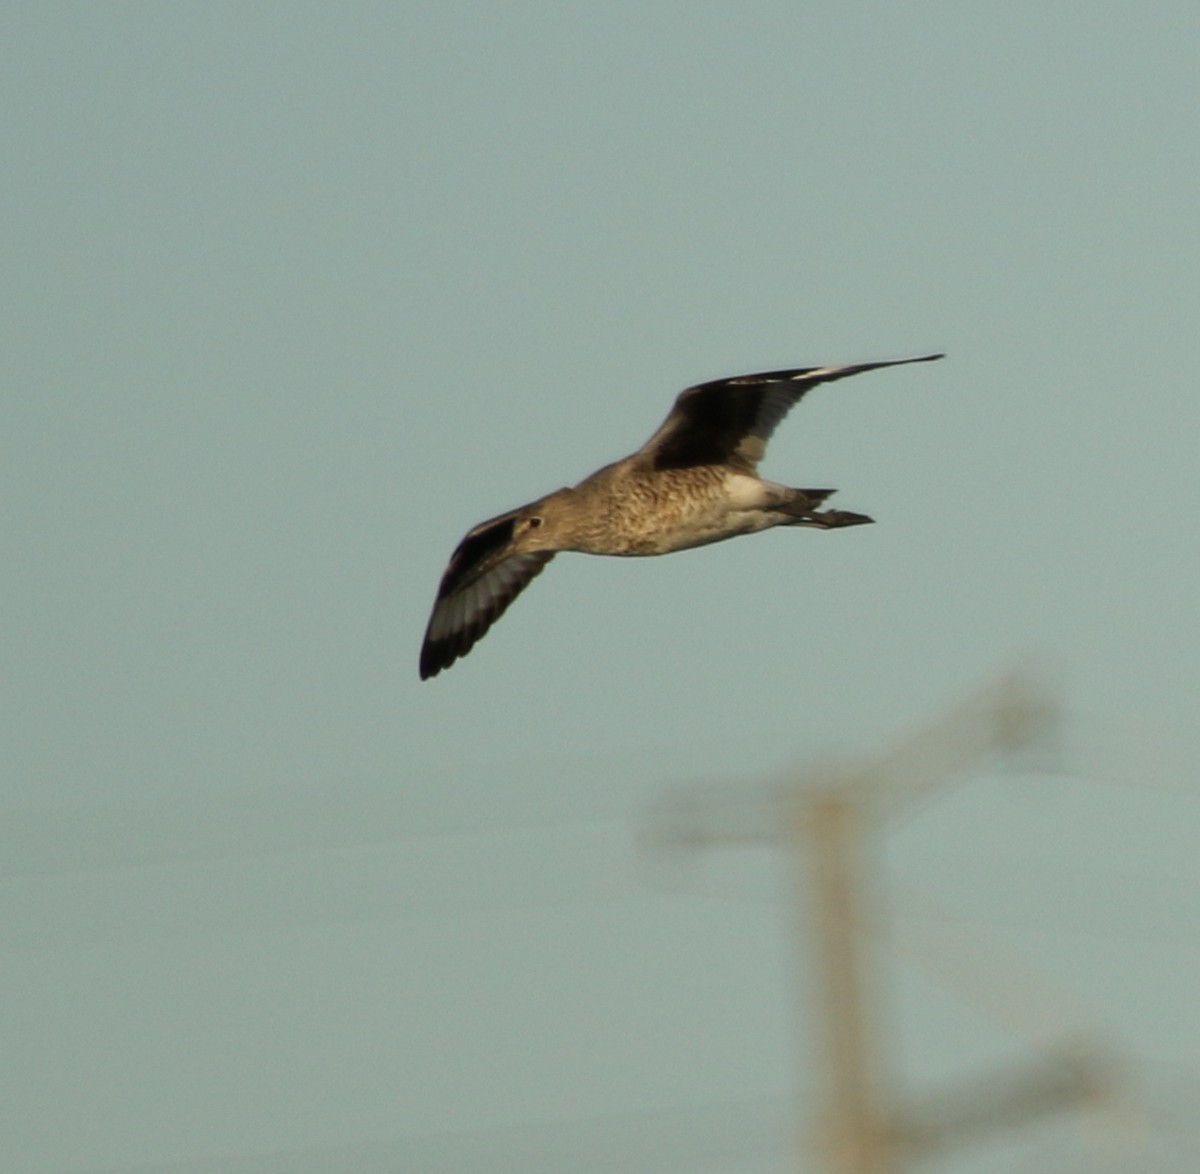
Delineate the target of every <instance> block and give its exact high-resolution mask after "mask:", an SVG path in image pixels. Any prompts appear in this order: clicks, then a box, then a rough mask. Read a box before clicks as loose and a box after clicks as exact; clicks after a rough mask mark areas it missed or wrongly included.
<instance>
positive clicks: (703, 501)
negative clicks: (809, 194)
mask: <svg viewBox="0 0 1200 1174" xmlns="http://www.w3.org/2000/svg"><path fill="white" fill-rule="evenodd" d="M941 357H942V356H941V355H923V356H922V357H920V358H916V359H894V360H891V361H887V362H881V363H858V364H855V365H853V366H848V367H805V368H799V369H795V370H790V371H765V372H763V373H761V374H758V375H739V376H736V377H735V378H732V379H717V380H714V381H713V382H711V383H701V384H699V385H697V386H696V387H689V388H688V389H687V390H686V391H683V392H680V394H679V396H678V397H677V398H676V400H675V404H674V407H672V409H671V412H670V414H669V415H668V416H667V418H666V420H664V421H663V423H662V425H661V427H660V428H659V429H658V431H657V432H655V433H654V435H653V436H652V437H650V439H649V440H648V441H647V442H646V443H645V444H644V445H643V446H642V447H641V448H639V449H638V450H637V452H635V453H633V454H632V455H631V456H628V457H626V458H625V459H624V460H621V461H616V462H615V463H613V464H611V465H605V466H604V468H602V469H598V470H597V471H596V472H595V473H593V474H592V475H591V476H590V477H587V478H585V479H584V480H583V481H581V482H580V483H579V484H578V485H576V486H575V487H574V488H568V489H559V490H556V491H555V492H554V493H551V494H548V495H547V496H546V497H541V498H538V500H537V501H533V502H530V503H529V504H528V505H523V506H521V507H520V508H518V509H515V510H509V512H508V513H506V514H500V515H499V516H498V517H495V518H490V519H488V521H486V522H481V523H480V524H479V525H478V526H476V527H475V528H474V529H472V530H471V531H470V532H469V533H468V534H467V535H466V537H465V538H464V539H463V540H462V541H461V542H460V543H459V544H458V548H457V549H456V550H455V552H454V554H453V555H452V556H451V559H450V565H449V566H448V567H447V568H446V572H445V574H444V575H443V576H442V581H441V585H440V586H439V588H438V593H437V599H436V601H435V602H434V606H433V614H432V615H431V616H430V619H429V626H428V628H426V631H425V642H424V644H423V646H422V648H421V677H422V679H426V678H428V677H432V676H436V675H437V674H438V673H439V672H441V671H442V669H444V668H448V667H449V666H450V665H452V664H453V663H454V662H455V661H456V660H457V659H458V658H459V657H460V656H466V654H467V653H468V652H469V651H470V650H471V648H472V647H473V646H474V644H475V643H476V641H477V640H479V639H480V637H482V636H483V634H484V633H485V632H486V631H487V630H488V628H490V627H491V626H492V624H493V623H495V621H496V620H497V619H499V617H500V615H501V614H502V613H503V612H504V609H505V608H507V607H508V605H509V604H510V603H512V601H513V600H514V599H515V598H516V597H517V595H519V594H520V592H521V591H522V590H523V589H524V588H525V587H526V586H527V585H528V584H529V582H530V581H531V580H532V579H533V578H534V577H535V576H536V575H539V574H540V573H541V571H542V568H543V567H544V566H545V565H546V564H547V563H548V562H549V561H550V560H551V559H552V558H553V557H554V556H555V555H556V554H557V553H558V552H559V551H568V550H574V551H581V552H583V553H585V554H611V555H651V554H668V553H669V552H671V551H674V550H686V549H687V548H688V547H692V546H703V545H705V544H706V543H709V542H720V541H722V540H723V539H725V538H732V537H734V536H735V535H737V534H750V533H754V532H755V531H757V530H766V529H769V528H770V527H772V526H809V527H813V528H816V529H822V530H832V529H837V528H840V527H844V526H857V525H861V524H863V523H865V522H870V521H871V519H870V518H868V517H866V516H865V515H863V514H852V513H849V512H846V511H843V510H824V511H822V510H818V509H817V506H819V505H820V504H821V503H822V502H823V501H824V500H825V499H826V498H827V497H828V496H829V495H830V494H831V493H832V492H833V490H832V489H792V488H789V487H788V486H786V485H776V484H775V483H774V482H771V481H764V480H762V478H760V477H759V476H758V472H757V469H758V462H759V461H760V460H761V459H762V456H763V452H764V451H765V449H766V446H767V441H768V440H770V438H771V433H772V432H774V430H775V428H776V426H777V425H778V424H779V422H780V421H781V420H782V419H783V417H784V416H785V415H787V413H788V411H789V409H790V408H792V407H793V405H795V404H796V403H797V402H798V401H799V400H800V399H801V397H802V396H803V395H804V393H805V392H806V391H808V390H809V389H810V388H812V387H815V386H816V385H817V384H818V383H829V382H832V381H833V380H835V379H844V378H845V377H846V376H847V375H857V374H859V373H860V372H862V371H873V370H876V369H877V368H880V367H896V366H900V365H902V364H904V363H927V362H931V361H932V360H934V359H940V358H941Z"/></svg>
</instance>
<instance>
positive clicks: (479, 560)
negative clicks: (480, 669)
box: [421, 510, 554, 681]
mask: <svg viewBox="0 0 1200 1174" xmlns="http://www.w3.org/2000/svg"><path fill="white" fill-rule="evenodd" d="M519 513H520V510H511V511H510V512H509V513H507V514H501V515H500V516H499V517H496V518H490V519H488V521H486V522H480V524H479V525H478V526H476V527H475V528H474V529H472V530H471V531H470V532H469V533H468V534H467V536H466V537H465V538H464V539H463V540H462V541H461V542H460V543H459V544H458V548H457V549H456V550H455V552H454V554H453V555H452V556H451V558H450V565H449V566H448V567H447V568H446V573H445V574H444V575H443V576H442V582H441V585H440V586H439V587H438V593H437V599H436V601H435V602H434V605H433V614H432V615H431V616H430V617H429V626H428V627H427V628H426V629H425V643H424V644H423V645H422V646H421V679H422V680H423V681H424V680H428V679H429V678H430V677H434V676H437V674H438V673H440V672H441V671H442V669H445V668H449V667H450V666H451V665H452V664H453V663H454V662H455V661H456V660H457V659H458V658H459V657H460V656H466V655H467V653H468V652H470V651H471V649H472V648H473V647H474V645H475V643H476V642H477V641H478V640H479V639H480V638H481V637H482V636H483V634H484V633H485V632H486V631H487V630H488V628H490V627H491V626H492V625H493V624H494V623H495V622H496V621H497V620H498V619H499V618H500V616H501V615H503V613H504V609H505V608H507V607H508V605H509V604H510V603H512V601H513V600H514V599H516V597H517V596H518V595H520V593H521V592H522V591H523V590H524V589H525V588H526V587H527V586H528V584H529V583H530V582H531V581H532V580H533V579H534V578H535V577H536V576H537V575H539V574H540V573H541V570H542V568H543V567H544V566H545V565H546V564H547V563H548V562H549V561H550V560H551V559H552V558H553V557H554V553H553V552H552V551H544V550H535V551H518V550H515V549H514V547H513V530H514V528H515V526H516V521H517V515H518V514H519Z"/></svg>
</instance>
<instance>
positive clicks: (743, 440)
mask: <svg viewBox="0 0 1200 1174" xmlns="http://www.w3.org/2000/svg"><path fill="white" fill-rule="evenodd" d="M940 358H942V356H941V355H922V356H921V357H920V358H917V359H891V360H887V361H885V362H880V363H855V364H853V365H851V366H846V367H801V368H797V369H795V370H791V371H763V372H760V373H759V374H757V375H736V376H734V377H733V378H731V379H714V380H713V381H712V382H711V383H700V384H697V386H695V387H689V388H688V389H687V390H686V391H681V392H680V393H679V396H678V397H677V398H676V400H675V406H674V407H673V408H672V409H671V412H670V414H669V415H668V416H667V418H666V420H664V421H663V423H662V426H661V427H660V428H659V430H658V431H657V432H656V433H655V434H654V435H653V436H652V437H650V439H649V440H648V441H647V442H646V443H645V444H644V445H643V446H642V448H641V449H640V450H639V451H638V455H639V456H640V457H642V458H643V459H645V460H646V461H647V462H648V463H649V464H650V465H651V467H652V468H655V469H671V468H687V467H690V466H693V465H715V464H722V463H731V464H739V465H742V466H744V467H745V468H746V469H747V471H753V470H754V468H755V467H756V466H757V465H758V462H759V461H760V460H762V455H763V453H764V452H765V451H766V447H767V441H768V440H770V439H771V433H772V432H774V431H775V428H776V426H777V425H778V424H779V421H780V420H782V419H783V418H784V416H786V415H787V414H788V412H789V411H790V410H791V408H792V407H793V406H794V405H795V404H797V403H798V402H799V401H800V399H801V398H802V397H803V395H804V393H805V392H806V391H808V390H809V388H812V387H816V385H817V384H818V383H830V382H832V381H833V380H835V379H844V378H845V377H846V376H847V375H858V374H859V373H860V372H862V371H874V370H877V369H878V368H880V367H898V366H901V365H903V364H905V363H929V362H932V361H933V360H934V359H940Z"/></svg>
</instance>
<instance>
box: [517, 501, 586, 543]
mask: <svg viewBox="0 0 1200 1174" xmlns="http://www.w3.org/2000/svg"><path fill="white" fill-rule="evenodd" d="M571 493H572V491H571V490H570V489H559V490H556V491H555V492H554V493H550V494H547V495H546V496H545V497H541V498H538V500H537V501H532V502H530V503H529V505H527V506H525V507H524V508H523V509H522V510H521V512H520V513H519V514H518V515H517V517H516V520H515V523H514V525H513V545H514V546H516V547H517V548H518V549H519V550H564V549H566V545H567V543H568V541H569V538H570V535H571V529H572V526H573V525H574V523H575V515H574V511H573V509H572V508H571Z"/></svg>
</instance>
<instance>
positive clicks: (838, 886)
mask: <svg viewBox="0 0 1200 1174" xmlns="http://www.w3.org/2000/svg"><path fill="white" fill-rule="evenodd" d="M1055 720H1056V714H1055V711H1054V708H1053V707H1052V706H1051V705H1050V704H1049V703H1048V701H1047V700H1046V699H1045V698H1044V697H1043V696H1041V695H1040V694H1039V693H1038V691H1037V690H1036V689H1035V688H1034V686H1033V684H1032V683H1031V682H1030V681H1029V680H1028V679H1026V678H1025V677H1024V676H1022V675H1019V674H1012V675H1009V676H1006V677H1004V678H1002V679H1001V680H999V681H998V682H996V683H994V684H992V685H990V686H989V687H988V688H986V689H984V690H981V691H980V692H979V693H977V694H975V695H973V696H971V697H969V698H967V699H966V700H965V701H964V702H962V703H961V704H959V705H957V706H955V707H954V708H953V709H951V710H950V711H948V712H947V713H945V714H944V715H942V716H941V717H940V718H938V719H937V720H936V721H934V722H933V723H931V724H930V725H929V726H928V727H926V728H925V729H923V730H921V731H919V732H918V733H917V734H916V735H915V736H913V737H911V738H909V739H907V740H905V741H904V742H903V743H902V744H901V745H899V746H897V747H896V748H894V749H893V750H891V751H889V752H888V753H886V754H884V755H882V756H880V757H879V758H877V759H875V760H873V761H871V762H868V763H866V764H865V765H861V766H859V767H857V768H854V769H849V770H847V769H838V770H835V771H829V772H825V773H823V774H821V775H819V776H818V777H816V778H815V779H809V780H808V781H807V782H808V785H806V786H804V787H800V788H789V789H787V790H786V791H784V792H781V793H778V794H777V795H776V796H775V802H773V803H772V802H768V803H764V802H762V801H757V802H753V803H752V802H750V801H748V800H746V799H744V798H739V799H738V800H736V801H734V802H731V803H728V804H723V805H718V804H712V803H710V804H703V805H701V804H698V803H695V802H690V803H689V802H686V801H685V802H683V803H681V804H679V805H678V806H675V807H673V808H671V809H668V810H666V811H665V812H664V815H665V819H664V821H663V823H662V824H661V825H660V828H659V834H660V837H661V838H662V839H663V840H665V841H667V842H670V843H673V844H675V845H684V846H687V847H709V846H714V845H717V844H729V843H734V842H742V843H745V842H753V843H769V844H774V845H776V846H782V847H783V848H785V849H786V850H787V851H788V852H789V853H790V854H791V856H792V859H793V860H794V861H795V863H796V865H797V874H798V878H799V880H800V884H801V887H802V889H803V903H802V905H801V908H805V907H807V912H808V916H807V917H805V918H804V919H803V923H802V927H801V928H802V932H803V933H804V934H806V935H807V936H808V938H809V940H810V943H811V946H812V954H813V957H814V959H815V965H816V969H817V973H816V975H815V983H814V987H815V995H816V998H815V1003H814V1011H813V1016H812V1018H813V1023H814V1036H815V1042H816V1048H817V1056H818V1065H819V1071H820V1072H821V1074H822V1075H823V1077H824V1079H823V1089H822V1098H823V1103H822V1104H821V1106H820V1109H819V1121H820V1127H819V1131H818V1137H817V1139H816V1150H817V1154H818V1168H819V1169H820V1170H823V1171H826V1172H827V1174H897V1172H898V1171H899V1170H900V1169H901V1168H902V1166H903V1165H907V1164H908V1162H909V1161H910V1160H911V1159H914V1158H917V1157H920V1156H921V1155H925V1154H930V1153H932V1152H934V1151H940V1150H945V1149H946V1148H949V1147H950V1146H952V1145H958V1144H961V1143H962V1142H964V1141H966V1140H969V1139H970V1138H971V1137H972V1136H974V1135H976V1134H979V1133H982V1132H985V1131H989V1130H995V1129H1001V1128H1011V1127H1013V1126H1016V1125H1019V1124H1022V1123H1024V1122H1026V1121H1028V1120H1030V1119H1032V1118H1034V1117H1038V1116H1045V1115H1048V1114H1052V1113H1059V1112H1062V1111H1064V1110H1068V1109H1072V1108H1077V1107H1079V1106H1080V1105H1081V1104H1083V1103H1085V1102H1088V1101H1091V1102H1093V1103H1094V1102H1095V1101H1097V1100H1098V1099H1099V1098H1100V1096H1101V1095H1102V1094H1103V1092H1104V1091H1105V1090H1106V1088H1107V1086H1108V1084H1109V1083H1110V1081H1109V1069H1108V1065H1106V1064H1103V1063H1102V1062H1101V1061H1100V1060H1099V1059H1098V1058H1095V1057H1093V1056H1091V1055H1089V1054H1088V1053H1086V1052H1080V1051H1078V1050H1077V1049H1064V1050H1063V1051H1062V1053H1061V1055H1060V1056H1059V1057H1058V1058H1057V1059H1051V1060H1050V1061H1042V1062H1041V1063H1037V1064H1033V1065H1029V1066H1025V1067H1023V1068H1022V1069H1021V1070H1020V1071H1018V1072H1016V1073H1014V1074H1010V1075H1007V1076H1004V1077H993V1078H991V1079H990V1080H989V1081H988V1082H987V1083H986V1084H985V1086H983V1087H981V1088H979V1089H978V1090H975V1091H968V1092H966V1093H963V1092H961V1091H960V1092H958V1093H956V1095H955V1096H954V1097H953V1098H940V1099H939V1101H938V1102H937V1103H935V1104H933V1105H930V1106H927V1107H924V1108H921V1109H915V1108H904V1109H902V1108H901V1107H900V1106H899V1105H898V1104H897V1103H896V1102H895V1099H894V1097H893V1096H892V1094H891V1092H890V1090H889V1088H888V1083H887V1080H886V1075H885V1072H884V1068H883V1064H882V1062H881V1057H880V1051H881V1044H880V1041H881V1035H882V1033H881V1031H880V1029H879V1027H878V1025H877V1023H876V1017H877V1014H878V1008H877V1006H876V1002H875V998H874V995H875V976H874V974H873V973H872V968H871V952H870V950H869V949H867V948H865V947H866V946H869V944H870V943H869V942H866V941H865V937H866V931H868V930H869V929H871V928H873V927H874V926H876V925H877V924H878V921H879V918H878V916H877V910H876V907H875V905H876V903H875V901H874V897H873V886H872V884H871V878H870V876H869V864H870V860H871V840H872V836H873V834H874V832H875V830H876V827H877V826H878V825H882V824H884V823H885V822H886V820H887V819H888V818H889V817H891V816H894V815H895V814H897V813H898V812H899V811H902V810H904V809H905V808H907V807H909V806H911V805H912V804H913V803H914V802H915V801H916V800H917V799H918V798H920V797H922V796H925V795H928V794H930V793H931V792H933V791H934V790H936V789H937V788H939V787H942V786H945V785H946V784H948V783H950V782H952V781H953V780H954V779H956V778H958V777H960V776H961V775H962V774H963V773H964V772H965V771H967V770H968V769H969V768H970V767H972V766H974V765H976V764H977V763H978V762H979V761H981V760H982V759H985V758H987V757H990V756H996V755H1008V754H1011V753H1013V752H1015V751H1018V750H1021V749H1023V748H1026V747H1029V746H1031V745H1036V744H1037V743H1038V742H1039V741H1041V740H1042V739H1043V738H1044V737H1045V736H1046V735H1047V733H1048V732H1049V731H1050V730H1051V729H1052V727H1053V725H1054V723H1055Z"/></svg>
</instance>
